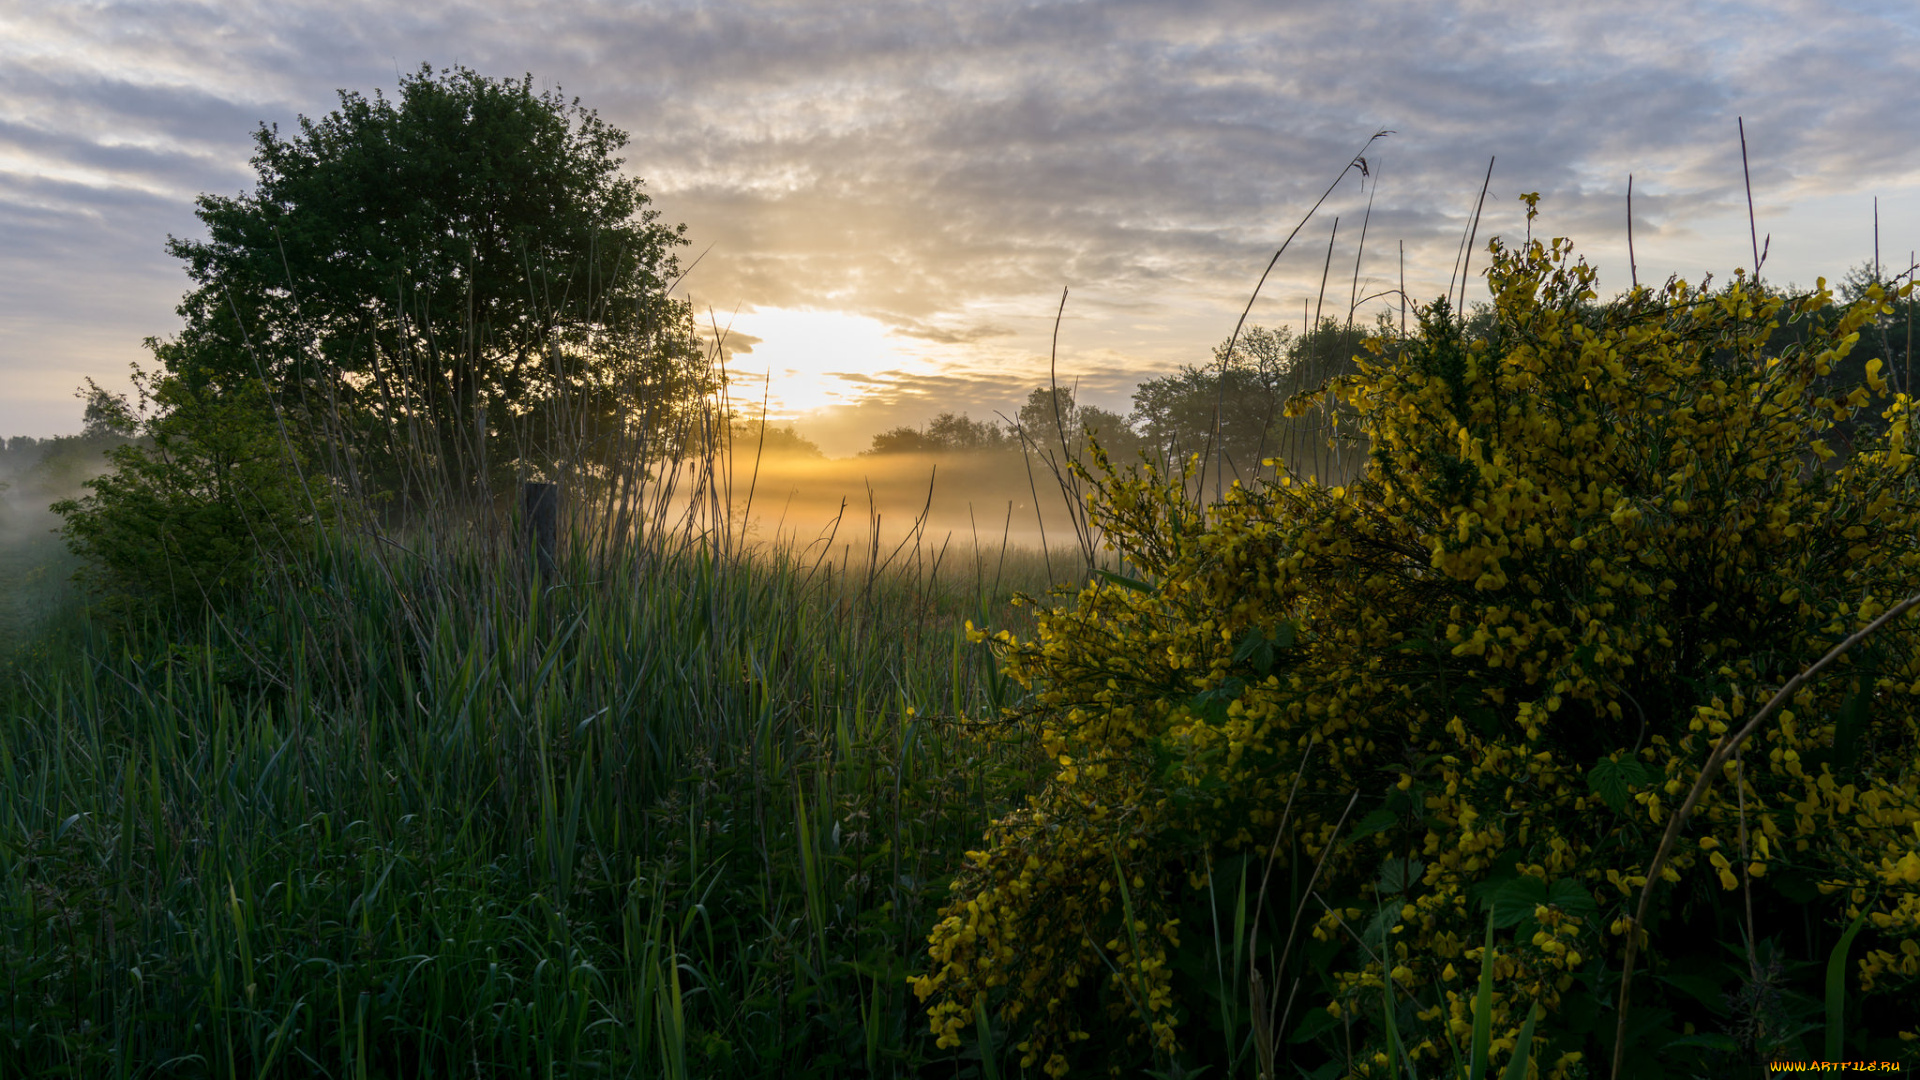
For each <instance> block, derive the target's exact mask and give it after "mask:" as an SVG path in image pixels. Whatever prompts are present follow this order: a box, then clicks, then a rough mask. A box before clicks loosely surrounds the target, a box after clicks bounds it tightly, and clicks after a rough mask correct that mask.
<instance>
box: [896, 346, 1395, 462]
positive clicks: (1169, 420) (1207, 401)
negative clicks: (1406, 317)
mask: <svg viewBox="0 0 1920 1080" xmlns="http://www.w3.org/2000/svg"><path fill="white" fill-rule="evenodd" d="M1388 331H1389V328H1388V327H1386V326H1384V325H1382V326H1379V327H1373V328H1370V329H1363V328H1361V327H1358V326H1355V325H1353V324H1342V323H1339V322H1337V321H1336V320H1333V319H1327V320H1325V321H1323V322H1322V324H1321V325H1320V327H1319V328H1318V329H1316V330H1314V331H1311V332H1309V333H1305V334H1299V335H1296V334H1294V333H1293V331H1292V330H1290V329H1288V328H1284V327H1282V328H1267V327H1260V326H1254V327H1250V328H1248V329H1247V330H1246V331H1245V332H1244V333H1242V334H1241V335H1240V337H1239V338H1238V339H1237V340H1234V341H1223V342H1221V343H1220V344H1219V345H1217V346H1215V347H1214V350H1213V360H1212V361H1211V362H1210V363H1208V364H1206V365H1204V366H1201V365H1194V364H1187V365H1183V366H1182V367H1181V368H1180V369H1179V370H1178V371H1175V372H1173V373H1172V374H1169V375H1164V376H1161V377H1160V378H1156V379H1148V380H1146V381H1144V382H1142V383H1140V385H1139V386H1138V388H1136V389H1135V390H1134V393H1133V408H1132V410H1131V411H1130V412H1128V413H1127V414H1126V415H1124V416H1123V415H1121V414H1119V413H1116V412H1113V411H1111V410H1108V409H1103V408H1100V407H1099V406H1096V405H1087V404H1081V403H1080V402H1079V401H1077V400H1076V398H1075V393H1074V390H1073V389H1072V388H1071V387H1059V388H1057V389H1056V388H1052V387H1044V386H1042V387H1035V388H1034V389H1033V390H1032V391H1031V392H1030V393H1029V394H1028V395H1027V400H1026V403H1025V404H1023V405H1022V406H1021V407H1020V409H1019V411H1018V412H1017V413H1015V414H1014V415H1013V416H1011V417H1006V416H1002V417H1001V418H1000V420H998V421H994V420H976V419H974V418H973V417H971V416H968V415H966V414H964V413H961V414H955V413H951V412H946V413H941V414H940V415H938V416H936V417H934V418H933V419H932V420H929V421H928V422H927V423H926V424H925V425H924V426H922V427H911V426H903V427H896V428H893V429H891V430H888V431H883V432H881V433H879V434H878V435H875V436H874V437H873V445H872V446H871V447H870V448H869V449H867V450H865V451H862V452H863V453H865V454H870V455H880V454H905V453H931V454H945V453H979V452H1011V451H1019V450H1026V451H1028V452H1034V453H1040V454H1046V453H1049V452H1051V453H1053V454H1054V455H1055V456H1058V455H1059V454H1060V453H1062V452H1064V453H1066V454H1068V455H1070V456H1074V457H1078V456H1080V455H1081V454H1082V453H1083V446H1084V433H1085V432H1087V431H1089V430H1091V431H1092V432H1093V433H1094V435H1095V437H1096V438H1097V439H1098V441H1099V443H1100V445H1101V446H1102V447H1103V448H1104V449H1105V450H1106V451H1107V453H1108V455H1109V456H1110V457H1111V458H1112V459H1113V460H1114V461H1115V462H1119V463H1126V462H1131V461H1135V460H1138V457H1139V455H1140V454H1141V453H1143V452H1144V453H1145V454H1146V455H1147V456H1148V457H1149V458H1151V459H1153V460H1155V461H1157V462H1162V463H1166V462H1171V463H1174V464H1176V465H1177V464H1178V463H1180V462H1184V461H1186V460H1187V459H1188V458H1190V457H1193V456H1194V455H1199V456H1201V457H1203V458H1205V459H1207V460H1209V461H1220V462H1221V463H1222V467H1223V468H1225V469H1227V470H1229V475H1230V476H1235V477H1240V478H1243V479H1250V478H1251V477H1252V476H1253V475H1254V472H1255V470H1257V469H1259V468H1260V467H1261V461H1262V460H1264V459H1270V458H1279V459H1281V460H1282V461H1283V462H1286V463H1287V464H1288V465H1290V466H1292V467H1293V468H1294V469H1295V470H1296V471H1298V472H1300V473H1301V475H1303V476H1304V475H1307V474H1308V473H1311V472H1314V471H1315V469H1316V466H1317V465H1324V464H1325V463H1326V462H1327V461H1328V460H1329V455H1330V453H1331V451H1330V449H1329V444H1330V443H1331V441H1332V440H1334V439H1335V438H1336V437H1337V435H1338V430H1337V418H1338V414H1337V411H1336V410H1334V408H1333V405H1332V403H1331V401H1330V400H1325V399H1322V398H1311V394H1312V392H1313V391H1314V390H1316V389H1317V388H1319V387H1322V386H1324V385H1325V384H1326V383H1327V382H1328V380H1330V379H1332V378H1334V377H1336V376H1338V375H1342V374H1346V373H1349V372H1351V371H1352V370H1353V356H1354V353H1356V352H1358V351H1359V349H1360V342H1361V339H1362V337H1363V336H1364V335H1365V334H1366V333H1368V332H1380V333H1384V332H1388ZM1302 394H1307V395H1309V396H1310V400H1308V401H1306V402H1305V411H1304V412H1302V413H1301V415H1298V416H1293V417H1289V416H1288V415H1287V402H1288V400H1289V399H1292V398H1294V397H1295V396H1296V395H1302Z"/></svg>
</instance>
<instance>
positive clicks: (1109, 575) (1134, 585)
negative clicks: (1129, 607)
mask: <svg viewBox="0 0 1920 1080" xmlns="http://www.w3.org/2000/svg"><path fill="white" fill-rule="evenodd" d="M1094 575H1095V576H1096V577H1099V578H1100V579H1102V580H1104V581H1106V582H1108V583H1110V584H1113V585H1118V586H1120V587H1122V588H1126V589H1132V590H1133V591H1134V592H1143V593H1156V592H1159V591H1160V590H1159V589H1158V588H1156V587H1154V586H1152V585H1149V584H1147V583H1146V582H1144V581H1141V580H1140V579H1138V578H1130V577H1128V576H1126V575H1125V574H1116V573H1114V572H1113V571H1111V570H1095V571H1094Z"/></svg>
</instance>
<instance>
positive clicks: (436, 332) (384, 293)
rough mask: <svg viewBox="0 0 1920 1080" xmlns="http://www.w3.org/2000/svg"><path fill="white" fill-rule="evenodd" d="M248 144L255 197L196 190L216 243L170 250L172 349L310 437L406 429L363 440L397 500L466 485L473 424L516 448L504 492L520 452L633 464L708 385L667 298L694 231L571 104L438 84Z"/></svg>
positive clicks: (683, 315)
mask: <svg viewBox="0 0 1920 1080" xmlns="http://www.w3.org/2000/svg"><path fill="white" fill-rule="evenodd" d="M254 139H255V144H256V153H255V155H254V157H253V162H252V163H253V166H254V169H255V171H256V173H257V174H258V183H257V185H256V187H255V189H254V190H253V191H251V192H249V193H246V194H243V195H240V196H237V197H232V198H229V197H224V196H218V195H203V196H202V197H201V198H200V199H199V201H198V208H197V210H196V214H197V216H198V217H199V218H200V220H201V221H202V222H204V223H205V225H206V228H207V237H206V238H205V239H180V238H170V239H169V242H168V249H169V251H170V252H171V253H172V254H174V255H175V256H177V257H179V258H180V259H182V260H184V261H185V263H186V268H187V272H188V274H189V276H190V277H191V278H192V280H193V282H194V284H195V288H194V290H193V291H192V292H191V293H189V294H188V295H187V296H186V298H185V299H184V300H183V302H182V304H181V307H180V312H181V314H182V316H183V317H184V318H185V319H186V328H185V329H184V331H183V332H182V333H181V334H180V335H179V336H178V337H177V338H175V339H173V340H172V341H169V342H166V343H163V344H162V345H161V346H160V347H159V350H158V351H159V354H160V358H161V360H162V362H163V363H164V364H165V365H166V367H167V368H168V369H169V370H170V371H171V372H173V373H174V374H175V375H177V376H180V377H182V378H184V379H186V380H187V381H188V382H189V383H191V384H194V385H207V384H211V385H213V386H216V387H220V386H233V385H236V384H237V383H239V382H244V381H250V380H258V381H260V382H263V383H264V384H265V388H266V390H267V391H268V393H269V394H270V395H271V396H272V398H273V399H274V400H275V401H276V402H277V403H278V404H279V405H281V406H282V408H283V410H285V413H286V415H289V416H293V417H295V418H296V419H304V420H306V421H308V422H309V423H308V424H307V425H305V426H304V431H305V432H306V433H307V434H308V435H310V436H314V435H315V434H316V433H317V432H318V431H320V430H321V429H322V428H326V429H327V430H329V431H331V432H333V433H334V434H336V435H337V434H338V433H339V431H340V428H339V427H338V426H337V425H340V424H344V425H347V426H348V428H349V430H351V428H352V426H353V425H362V426H363V427H365V428H371V429H372V430H375V431H382V432H386V433H388V434H389V436H391V435H392V434H393V433H396V432H401V431H405V432H407V433H408V438H407V440H406V441H405V443H404V444H403V443H402V442H401V441H400V440H398V439H394V438H389V439H387V440H382V439H380V438H377V437H376V438H372V439H365V438H363V439H359V440H346V442H348V443H349V444H350V445H354V447H355V449H356V450H357V451H359V452H361V453H362V455H363V457H364V458H365V460H364V462H363V463H362V464H360V465H359V466H358V468H359V469H360V470H361V474H362V475H364V473H365V471H366V470H367V469H372V471H373V472H374V473H376V474H382V475H384V480H383V483H393V482H399V481H402V480H404V479H405V478H407V477H409V476H410V477H412V478H413V479H414V480H419V479H427V480H435V479H438V480H445V479H449V478H453V477H471V476H472V474H473V470H474V467H475V464H476V460H477V459H476V451H478V450H479V444H480V439H479V438H478V437H477V434H476V432H477V425H476V424H475V422H474V420H475V410H476V409H477V410H481V411H483V412H484V414H485V417H486V420H487V426H488V428H489V429H491V430H492V431H494V432H501V433H511V434H512V435H513V436H514V439H513V441H512V442H511V443H509V444H507V445H506V446H502V445H501V443H500V442H499V441H498V439H497V438H496V441H495V443H494V446H495V449H492V450H490V451H489V452H488V454H487V455H486V460H488V463H489V465H490V467H491V470H492V471H493V472H494V474H495V477H496V480H497V479H499V478H501V475H502V473H503V471H504V470H506V469H509V468H511V467H513V465H514V461H513V460H512V459H514V458H515V457H516V456H517V457H518V459H519V461H520V462H521V463H525V462H526V461H529V460H532V459H536V458H541V457H543V456H544V457H545V458H546V459H547V460H552V459H553V458H554V457H556V456H560V455H571V456H572V457H574V458H575V459H576V460H577V459H578V458H579V456H580V455H582V454H583V453H584V454H586V455H587V456H589V457H592V456H594V455H600V456H603V457H604V456H605V455H607V454H609V453H612V452H614V451H615V448H616V447H619V448H624V449H622V450H621V452H625V451H626V450H630V449H633V448H635V446H636V444H635V443H634V441H633V439H632V433H633V431H634V430H635V429H636V428H638V427H641V426H643V425H644V426H646V427H648V428H651V429H652V431H653V432H655V433H656V434H657V433H660V432H666V431H670V430H671V429H672V427H673V423H672V420H673V417H674V416H675V415H676V413H677V410H678V409H679V408H680V407H683V406H684V405H685V404H686V403H687V402H688V401H689V400H690V399H692V398H694V397H695V396H697V395H698V394H699V393H700V391H701V390H703V389H704V388H705V380H704V378H703V376H702V371H701V366H700V365H699V364H698V362H697V360H698V351H697V349H695V348H694V346H693V338H692V334H691V321H690V316H689V312H688V311H687V308H686V306H685V305H684V304H680V303H676V302H674V301H672V300H670V299H669V298H668V297H667V295H666V293H667V289H668V288H669V287H670V283H671V281H672V279H673V278H674V276H675V275H676V274H677V273H678V266H677V263H676V260H675V257H674V254H673V253H674V249H675V248H676V247H678V246H681V245H683V244H684V243H685V240H684V239H683V236H682V234H683V232H684V228H685V227H684V226H680V227H669V226H667V225H664V224H661V223H659V222H658V220H657V218H658V216H659V215H658V212H657V211H654V210H650V209H648V208H647V206H648V202H649V200H648V198H647V196H646V195H645V194H644V192H643V191H642V185H641V181H640V180H638V179H635V178H632V177H629V176H627V175H625V174H623V173H622V172H621V168H620V167H621V165H622V161H621V159H620V158H619V157H617V156H616V153H617V151H619V149H620V148H621V147H622V146H624V145H625V143H626V141H627V136H626V134H625V133H623V132H621V131H620V130H618V129H616V128H613V127H611V126H609V125H607V124H605V123H604V122H602V121H601V120H600V119H599V117H598V116H597V115H596V114H595V113H594V112H593V111H592V110H589V109H586V108H583V107H582V106H581V105H580V103H579V101H578V99H567V98H564V97H562V96H561V94H560V93H559V91H558V90H549V91H544V92H539V93H536V92H535V90H534V87H533V81H532V77H531V76H528V77H526V78H524V79H521V80H518V81H515V80H494V79H490V78H487V77H484V76H482V75H479V74H476V73H474V72H473V71H470V70H467V69H465V68H455V69H451V70H443V71H441V72H439V73H438V74H436V73H435V72H434V71H433V70H432V69H431V68H430V67H425V66H423V67H422V68H420V69H419V71H417V72H415V73H414V74H412V75H409V76H406V77H403V78H402V79H401V81H400V87H399V94H398V97H397V99H389V98H388V97H386V96H385V95H383V94H381V93H380V92H378V91H375V93H374V94H373V96H372V97H370V98H369V97H365V96H363V95H360V94H357V93H353V92H350V91H341V93H340V107H339V108H338V109H337V110H336V111H334V112H332V113H329V114H328V115H326V116H325V117H322V118H321V119H319V120H311V119H308V118H306V117H304V116H303V117H301V118H300V120H299V131H298V133H297V134H295V135H294V136H293V137H292V138H284V137H282V135H281V134H280V131H279V129H278V128H277V127H276V126H272V125H265V124H263V125H262V126H261V127H260V128H259V130H258V131H257V132H256V133H255V137H254ZM323 420H324V421H325V423H322V421H323ZM563 433H564V435H565V438H564V439H563V438H562V434H563ZM341 442H342V440H339V439H337V438H336V439H334V440H332V441H331V445H332V446H334V447H338V446H339V445H340V443H341ZM562 442H568V445H567V446H565V447H561V446H560V445H559V444H560V443H562ZM655 445H656V446H657V445H658V443H657V442H656V443H655ZM408 463H411V465H412V466H415V467H416V468H412V469H410V468H407V467H403V466H405V465H407V464H408ZM422 464H424V465H425V466H426V470H425V472H424V473H423V472H421V471H419V470H418V468H417V466H420V465H422Z"/></svg>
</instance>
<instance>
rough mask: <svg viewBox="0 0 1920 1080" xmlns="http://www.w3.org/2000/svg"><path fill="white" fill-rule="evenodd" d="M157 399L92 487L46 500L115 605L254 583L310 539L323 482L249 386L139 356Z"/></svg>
mask: <svg viewBox="0 0 1920 1080" xmlns="http://www.w3.org/2000/svg"><path fill="white" fill-rule="evenodd" d="M135 381H136V385H137V386H138V387H139V390H140V394H141V398H142V403H143V405H149V404H150V405H151V406H152V411H151V413H150V414H149V415H146V416H145V417H144V418H142V419H139V420H137V421H136V420H135V419H134V418H133V417H132V415H131V414H130V413H129V414H128V415H127V417H126V418H125V421H124V425H123V426H125V427H127V428H129V429H131V428H133V427H136V426H137V428H138V430H139V431H140V432H141V434H142V436H143V438H141V439H140V440H139V441H137V442H129V443H124V444H122V445H120V446H117V447H115V448H113V449H112V450H109V451H108V452H107V457H108V459H109V460H110V461H111V462H112V464H113V471H111V472H108V473H106V474H104V475H101V476H97V477H94V478H93V479H91V480H88V481H86V483H85V484H84V485H83V486H85V487H86V488H88V489H89V492H90V493H89V494H87V495H85V496H83V497H81V498H79V499H66V500H63V501H61V502H57V503H54V504H53V509H54V511H55V512H56V513H58V514H60V515H61V516H62V517H64V518H65V519H66V525H65V527H64V528H63V529H62V534H63V535H64V536H65V538H66V541H67V546H68V547H69V548H70V549H72V551H73V552H74V554H76V555H79V556H80V557H82V558H83V559H85V560H86V565H85V566H84V567H83V568H82V569H81V571H80V573H79V575H77V576H78V579H79V580H80V581H82V582H83V583H84V584H86V585H87V586H88V587H89V588H90V589H91V590H92V591H93V592H94V593H95V594H96V596H98V597H99V598H100V599H101V600H102V601H103V602H104V605H105V608H106V610H107V611H108V612H109V613H111V614H114V615H116V616H119V617H139V616H141V615H145V614H161V615H169V614H176V613H182V612H188V611H194V610H198V609H199V608H200V607H201V606H202V605H203V604H209V603H211V604H218V603H220V602H222V601H223V600H225V599H226V598H229V597H231V596H232V595H234V594H235V593H236V592H238V591H240V590H243V589H245V588H247V587H248V586H249V585H251V584H252V583H253V581H254V580H255V577H256V575H257V573H258V571H259V570H260V568H261V566H262V560H263V559H266V558H280V557H286V556H290V555H294V554H297V553H300V552H303V551H306V550H308V549H309V548H310V547H311V545H312V544H313V542H314V539H315V532H316V531H315V525H316V519H321V518H325V517H327V516H328V503H327V501H326V495H325V493H323V492H322V493H315V492H313V491H310V490H309V489H308V487H307V486H306V483H305V480H304V470H305V464H306V463H305V462H304V461H303V460H301V459H300V458H299V457H298V455H297V454H295V453H294V452H293V451H291V450H290V448H289V447H288V445H287V443H286V442H285V440H284V439H283V438H282V436H281V432H280V430H279V427H278V425H277V423H276V422H275V419H274V414H273V411H272V407H271V405H270V404H269V403H268V401H267V399H266V396H265V394H264V393H262V392H261V391H260V390H259V389H258V388H257V387H256V386H254V385H252V384H246V383H242V384H240V385H239V386H238V387H236V388H234V389H230V390H227V391H224V392H221V391H217V390H216V389H215V388H213V387H211V386H202V387H198V388H196V387H193V386H191V385H190V384H189V383H188V382H187V381H186V380H185V379H184V378H182V377H180V376H177V375H159V376H154V375H150V374H146V373H142V372H140V371H139V370H138V369H137V368H136V374H135Z"/></svg>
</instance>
